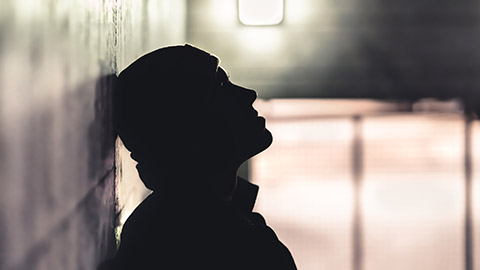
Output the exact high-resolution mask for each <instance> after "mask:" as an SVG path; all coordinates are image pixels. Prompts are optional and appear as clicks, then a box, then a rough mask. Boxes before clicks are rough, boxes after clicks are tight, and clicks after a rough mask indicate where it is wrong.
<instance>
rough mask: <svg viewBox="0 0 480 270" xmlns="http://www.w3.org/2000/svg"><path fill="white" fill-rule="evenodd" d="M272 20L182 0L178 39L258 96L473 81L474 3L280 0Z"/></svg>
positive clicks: (393, 91)
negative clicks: (281, 10) (183, 29)
mask: <svg viewBox="0 0 480 270" xmlns="http://www.w3.org/2000/svg"><path fill="white" fill-rule="evenodd" d="M284 3H285V14H284V20H283V22H282V23H281V24H280V25H277V26H267V27H252V26H245V25H242V24H241V23H240V22H239V20H238V14H237V0H190V1H188V4H189V5H188V18H189V21H188V24H187V40H188V42H191V43H194V44H197V45H198V46H200V47H203V48H205V49H207V50H210V51H212V52H214V53H215V54H217V55H219V56H220V58H222V63H223V65H224V66H225V67H227V70H228V71H229V72H230V73H231V77H232V78H233V80H234V81H236V82H238V83H240V84H243V85H246V86H249V87H252V88H255V89H257V90H258V93H259V97H262V98H278V97H375V98H405V99H414V98H417V97H425V96H437V97H453V96H456V95H459V94H462V93H465V92H466V93H468V94H475V93H474V92H475V90H476V89H477V88H479V87H480V52H479V50H478V48H477V47H478V46H477V44H479V42H480V35H479V33H480V13H479V12H478V10H480V3H479V2H478V1H463V2H461V3H460V2H458V1H457V2H455V1H448V0H440V1H432V0H424V1H418V0H404V1H380V0H364V1H354V0H340V1H338V0H292V1H291V0H285V1H284Z"/></svg>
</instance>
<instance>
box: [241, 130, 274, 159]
mask: <svg viewBox="0 0 480 270" xmlns="http://www.w3.org/2000/svg"><path fill="white" fill-rule="evenodd" d="M272 142H273V136H272V133H271V132H270V131H269V130H268V129H265V130H263V131H262V133H260V134H258V135H257V136H255V137H253V138H251V139H250V140H246V141H244V143H243V146H240V147H239V148H238V150H239V153H240V155H239V156H240V157H242V158H241V163H243V162H245V161H247V160H248V159H250V158H252V157H254V156H255V155H257V154H259V153H261V152H263V151H264V150H265V149H267V148H268V147H270V145H271V144H272Z"/></svg>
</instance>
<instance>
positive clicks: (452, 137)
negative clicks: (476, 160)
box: [250, 101, 480, 270]
mask: <svg viewBox="0 0 480 270" xmlns="http://www.w3.org/2000/svg"><path fill="white" fill-rule="evenodd" d="M275 102H287V101H270V102H268V103H264V104H257V105H256V107H257V109H258V110H259V111H260V113H261V114H264V115H267V119H268V128H269V129H270V130H271V131H272V133H273V134H274V144H273V145H272V146H271V148H270V149H269V150H267V151H266V152H264V153H262V154H261V155H259V156H258V157H256V158H255V159H253V160H252V162H251V164H250V168H251V179H252V181H253V182H254V183H257V184H259V185H260V186H261V189H260V194H259V198H258V203H257V206H256V211H259V212H261V213H262V214H264V216H265V217H266V219H267V222H268V223H269V224H270V225H271V226H272V227H273V228H274V229H275V231H276V232H277V234H278V235H279V238H280V239H281V240H282V241H283V242H284V243H286V244H287V246H288V247H289V248H290V250H291V251H292V253H293V255H294V257H295V259H296V261H297V264H298V268H299V269H304V270H309V269H311V270H314V269H353V268H352V251H353V240H352V226H353V225H352V224H353V192H354V191H353V185H352V183H353V173H352V172H353V170H352V160H353V158H352V151H351V149H352V144H353V136H354V135H353V121H352V118H351V117H349V116H345V117H339V116H338V115H337V116H335V117H330V118H328V117H327V118H325V117H317V118H315V117H313V118H312V117H308V113H309V112H305V113H304V115H301V112H300V113H299V112H298V111H301V106H297V107H296V108H297V110H298V111H297V116H298V117H296V120H295V119H288V120H285V118H282V117H277V118H276V115H275V110H272V108H273V107H276V108H278V107H281V106H280V105H278V104H272V103H275ZM310 107H311V104H310ZM339 107H341V106H339ZM262 112H263V113H262ZM361 126H362V128H361V130H362V144H363V155H362V163H363V171H364V175H363V185H362V192H361V196H362V206H361V208H362V220H361V224H362V239H363V241H362V245H361V246H362V247H363V254H364V257H363V267H364V268H363V269H365V270H377V269H389V270H397V269H398V270H400V269H402V270H403V269H419V270H420V269H421V270H429V269H431V270H434V269H435V270H457V269H458V270H460V269H463V264H464V262H463V260H464V198H465V197H464V171H463V170H464V167H463V164H464V163H463V162H464V160H463V154H464V147H463V145H464V144H463V143H464V142H463V138H464V133H463V132H464V121H463V118H462V117H461V115H458V114H395V115H392V114H390V115H380V116H379V115H376V116H370V117H369V116H366V117H364V118H363V120H362V124H361ZM476 134H478V132H476V133H474V135H476ZM474 147H477V148H479V147H478V146H476V145H475V144H474ZM475 153H477V155H478V154H480V151H478V149H477V150H475V149H474V154H475ZM474 157H475V156H474ZM479 157H480V156H479ZM475 187H476V189H478V184H476V185H475ZM475 192H476V193H475V194H476V197H475V198H474V201H475V202H478V191H475ZM477 205H478V204H477ZM475 211H476V212H475V213H476V216H475V217H476V224H477V225H475V226H476V228H477V229H478V224H479V221H480V219H479V215H478V207H477V208H475ZM476 237H477V238H478V236H476ZM477 242H478V241H477ZM477 246H478V244H477ZM476 252H477V253H476V255H477V256H476V257H477V259H478V257H479V256H478V255H479V252H478V250H477V251H476ZM477 266H478V265H477Z"/></svg>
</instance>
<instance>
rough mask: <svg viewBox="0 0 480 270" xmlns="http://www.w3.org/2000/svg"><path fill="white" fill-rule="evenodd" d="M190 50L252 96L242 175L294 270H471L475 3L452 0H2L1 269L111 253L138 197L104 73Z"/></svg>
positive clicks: (475, 210)
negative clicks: (262, 124)
mask: <svg viewBox="0 0 480 270" xmlns="http://www.w3.org/2000/svg"><path fill="white" fill-rule="evenodd" d="M184 43H191V44H194V45H196V46H198V47H200V48H202V49H205V50H207V51H210V52H212V53H213V54H215V55H217V56H218V57H219V58H220V59H221V61H222V62H221V65H222V66H223V67H224V68H225V69H226V70H227V72H228V73H229V74H230V78H231V80H232V81H233V82H234V83H237V84H239V85H242V86H245V87H248V88H252V89H255V90H256V91H257V93H258V96H259V99H258V101H257V102H256V103H255V104H254V105H255V107H256V108H257V110H258V111H259V112H260V114H262V115H264V116H265V117H266V118H267V126H268V128H269V129H270V130H271V131H272V133H273V135H274V143H273V145H272V146H271V147H270V148H269V149H268V150H267V151H265V152H263V153H262V154H260V155H258V156H257V157H255V158H254V159H252V160H251V161H249V162H248V163H246V164H244V166H243V167H242V168H241V171H240V174H241V175H242V176H244V177H248V178H249V179H250V180H251V181H252V182H253V183H255V184H258V185H260V187H261V188H260V193H259V197H258V200H257V206H256V211H259V212H261V213H262V214H263V215H264V216H265V217H266V220H267V223H268V224H269V225H270V226H271V227H273V228H274V229H275V231H276V232H277V234H278V236H279V238H280V239H281V240H282V241H283V242H284V243H285V244H286V245H287V246H288V247H289V248H290V250H291V252H292V253H293V256H294V258H295V260H296V262H297V266H298V268H299V269H302V270H314V269H352V270H377V269H392V270H396V269H419V270H420V269H421V270H430V269H432V270H433V269H435V270H447V269H448V270H457V269H458V270H460V269H465V270H479V269H480V176H479V172H480V171H479V166H478V165H479V162H478V159H479V158H480V124H479V122H478V120H476V116H475V114H476V113H477V112H478V111H480V89H478V88H479V87H480V51H479V50H478V45H479V44H480V2H478V1H447V0H437V1H432V0H415V1H414V0H403V1H388V2H385V1H379V0H361V1H353V0H336V1H333V0H295V1H293V0H256V1H252V0H136V1H134V0H68V1H66V0H2V1H1V2H0V268H1V269H95V268H96V266H97V265H98V263H99V262H101V261H103V260H104V259H105V258H107V257H109V256H111V255H112V254H113V253H114V252H115V246H116V242H117V241H118V235H119V233H120V231H121V227H122V225H123V223H124V222H125V220H126V219H127V218H128V216H129V215H130V214H131V212H132V211H133V209H134V208H135V207H136V205H138V203H140V202H141V200H143V198H144V197H145V196H147V195H148V194H149V192H148V190H146V189H145V188H144V186H143V184H142V183H141V182H140V181H139V180H138V176H137V173H136V171H135V167H134V166H135V163H134V162H133V161H132V160H131V159H130V158H129V153H128V151H126V150H125V148H123V147H122V143H121V141H115V138H114V136H113V135H112V130H111V119H110V117H111V103H110V94H111V90H112V86H113V85H114V83H115V75H118V73H119V72H120V71H121V70H123V69H124V68H125V67H126V66H128V65H129V64H130V63H131V62H132V61H134V60H135V59H136V58H137V57H139V56H141V55H142V54H144V53H146V52H149V51H151V50H154V49H156V48H159V47H163V46H167V45H174V44H184Z"/></svg>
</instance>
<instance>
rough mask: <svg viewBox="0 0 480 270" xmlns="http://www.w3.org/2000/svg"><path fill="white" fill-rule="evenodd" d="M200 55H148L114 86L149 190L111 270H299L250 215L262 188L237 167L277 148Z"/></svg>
mask: <svg viewBox="0 0 480 270" xmlns="http://www.w3.org/2000/svg"><path fill="white" fill-rule="evenodd" d="M218 64H219V61H218V59H217V58H216V57H214V56H212V55H210V54H209V53H207V52H204V51H202V50H200V49H197V48H195V47H192V46H189V45H185V46H175V47H167V48H162V49H159V50H156V51H154V52H151V53H149V54H147V55H145V56H143V57H141V58H139V59H138V60H136V61H135V62H134V63H133V64H131V65H130V66H129V67H128V68H126V69H125V70H124V71H123V72H121V73H120V75H119V78H118V87H117V89H116V91H115V100H114V116H115V119H116V120H115V125H116V130H117V132H118V134H119V136H120V138H121V139H122V141H123V143H124V144H125V146H126V147H127V148H128V149H129V150H130V151H131V152H132V154H131V156H132V158H133V159H135V160H136V161H138V165H137V169H138V172H139V175H140V178H141V179H142V181H143V182H144V184H145V186H146V187H148V188H149V189H151V190H153V193H152V194H151V195H150V196H149V197H148V198H146V199H145V200H144V201H143V202H142V203H141V204H140V205H139V206H138V207H137V208H136V209H135V211H134V212H133V214H132V215H131V216H130V217H129V218H128V220H127V222H126V223H125V225H124V227H123V231H122V235H121V244H120V247H119V250H118V252H117V255H116V257H115V259H114V260H112V261H111V262H110V263H109V268H108V269H222V270H228V269H263V270H265V269H272V270H282V269H296V267H295V263H294V261H293V259H292V256H291V255H290V252H289V251H288V249H287V248H286V247H285V246H284V245H283V244H282V243H281V242H280V241H279V240H278V239H277V237H276V235H275V233H274V232H273V231H272V230H271V229H270V228H269V227H268V226H267V225H266V224H265V220H264V219H263V218H262V216H261V215H260V214H257V213H252V208H253V206H254V202H255V199H256V195H257V190H258V187H257V186H255V185H253V184H250V183H248V182H247V181H245V180H243V179H240V178H237V170H238V168H239V166H240V165H241V164H242V163H243V162H244V161H246V160H247V159H249V158H251V157H252V156H254V155H256V154H258V153H260V152H262V151H263V150H265V149H266V148H268V147H269V146H270V144H271V142H272V136H271V134H270V132H269V131H268V130H267V129H266V128H265V119H264V118H262V117H258V113H257V111H255V110H254V109H253V107H252V103H253V102H254V100H255V99H256V93H255V91H252V90H248V89H245V88H242V87H240V86H237V85H235V84H233V83H231V82H230V81H229V79H228V76H227V74H226V73H225V71H224V70H223V69H222V68H221V67H219V66H218Z"/></svg>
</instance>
